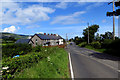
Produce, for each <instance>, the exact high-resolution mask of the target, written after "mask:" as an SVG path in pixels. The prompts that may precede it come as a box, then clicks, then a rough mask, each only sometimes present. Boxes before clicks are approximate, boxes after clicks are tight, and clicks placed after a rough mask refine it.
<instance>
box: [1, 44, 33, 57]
mask: <svg viewBox="0 0 120 80" xmlns="http://www.w3.org/2000/svg"><path fill="white" fill-rule="evenodd" d="M31 50H32V47H31V46H30V45H29V44H7V45H5V46H2V56H3V57H13V56H15V55H23V54H27V53H28V52H30V51H31Z"/></svg>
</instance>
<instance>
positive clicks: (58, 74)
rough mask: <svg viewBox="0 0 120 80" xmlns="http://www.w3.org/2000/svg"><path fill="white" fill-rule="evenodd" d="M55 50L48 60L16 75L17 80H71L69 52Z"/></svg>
mask: <svg viewBox="0 0 120 80" xmlns="http://www.w3.org/2000/svg"><path fill="white" fill-rule="evenodd" d="M54 50H55V51H52V53H49V55H48V57H47V58H44V59H42V60H40V61H39V62H38V63H37V64H35V65H34V66H32V67H31V68H27V69H25V70H24V71H22V72H21V73H19V74H16V76H15V78H70V76H69V69H68V54H67V52H66V51H65V50H64V49H62V48H61V49H60V48H54ZM48 51H49V50H48Z"/></svg>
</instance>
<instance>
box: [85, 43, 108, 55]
mask: <svg viewBox="0 0 120 80" xmlns="http://www.w3.org/2000/svg"><path fill="white" fill-rule="evenodd" d="M85 48H88V49H91V50H95V51H97V52H101V53H104V52H105V50H106V49H95V48H93V47H92V46H89V45H86V46H85Z"/></svg>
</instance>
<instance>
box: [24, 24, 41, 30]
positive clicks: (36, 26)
mask: <svg viewBox="0 0 120 80" xmlns="http://www.w3.org/2000/svg"><path fill="white" fill-rule="evenodd" d="M38 27H40V26H39V25H30V26H27V27H26V28H28V29H32V28H38Z"/></svg>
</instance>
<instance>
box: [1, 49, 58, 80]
mask: <svg viewBox="0 0 120 80" xmlns="http://www.w3.org/2000/svg"><path fill="white" fill-rule="evenodd" d="M57 50H58V48H57V47H52V48H41V52H31V53H29V54H25V55H21V56H20V57H16V58H10V57H8V58H5V59H3V60H2V67H7V66H8V67H9V68H8V69H7V70H3V74H2V78H3V79H8V78H13V77H14V75H15V74H16V73H19V72H21V71H22V70H23V69H25V68H27V67H31V66H32V65H33V64H34V63H38V61H40V60H41V59H42V58H46V57H48V56H49V55H51V54H52V53H55V52H56V51H57ZM7 71H9V72H7Z"/></svg>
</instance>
